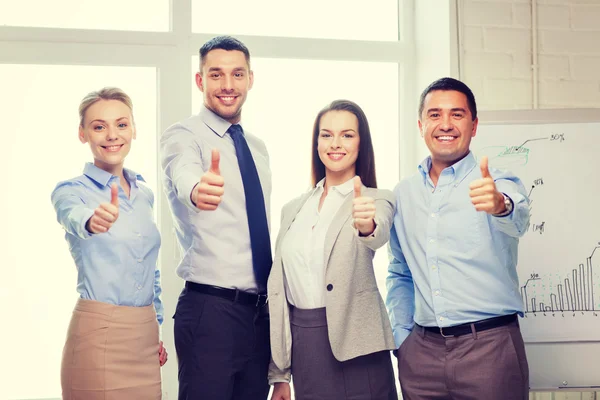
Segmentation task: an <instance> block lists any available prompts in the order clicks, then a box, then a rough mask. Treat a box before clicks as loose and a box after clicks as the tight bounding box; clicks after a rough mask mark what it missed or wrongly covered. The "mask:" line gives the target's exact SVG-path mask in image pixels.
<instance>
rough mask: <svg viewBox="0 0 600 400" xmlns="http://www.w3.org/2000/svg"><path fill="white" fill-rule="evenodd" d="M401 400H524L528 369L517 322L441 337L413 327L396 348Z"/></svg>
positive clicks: (527, 382)
mask: <svg viewBox="0 0 600 400" xmlns="http://www.w3.org/2000/svg"><path fill="white" fill-rule="evenodd" d="M398 372H399V377H400V385H401V387H402V396H403V398H404V400H425V399H427V400H527V399H528V398H529V397H528V396H529V395H528V393H529V367H528V365H527V357H526V355H525V345H524V344H523V337H522V336H521V331H520V330H519V324H518V321H515V322H512V323H510V324H508V325H505V326H501V327H498V328H493V329H489V330H486V331H481V332H476V331H473V333H471V334H466V335H462V336H458V337H448V338H444V337H443V336H442V335H440V334H439V333H432V332H428V331H425V330H424V329H423V328H422V327H420V326H418V325H416V326H415V328H414V329H413V331H412V333H411V334H410V335H409V336H408V338H407V339H406V340H405V341H404V342H403V343H402V345H401V346H400V349H399V350H398Z"/></svg>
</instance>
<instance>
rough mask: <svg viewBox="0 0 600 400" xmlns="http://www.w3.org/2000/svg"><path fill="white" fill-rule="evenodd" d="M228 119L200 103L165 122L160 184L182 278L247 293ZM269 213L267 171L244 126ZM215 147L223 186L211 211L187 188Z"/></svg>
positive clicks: (241, 205)
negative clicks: (178, 248)
mask: <svg viewBox="0 0 600 400" xmlns="http://www.w3.org/2000/svg"><path fill="white" fill-rule="evenodd" d="M230 126H231V123H229V122H227V121H225V120H224V119H222V118H221V117H219V116H218V115H216V114H215V113H214V112H212V111H211V110H209V109H207V108H206V107H204V106H202V109H201V110H200V113H199V114H198V115H193V116H191V117H189V118H187V119H185V120H183V121H181V122H178V123H176V124H174V125H172V126H170V127H169V128H168V129H167V130H166V131H165V133H164V134H163V135H162V136H161V138H160V157H161V163H162V168H163V172H164V174H163V183H164V188H165V192H166V195H167V198H168V200H169V205H170V207H171V211H172V213H173V219H174V221H175V229H176V233H177V239H178V240H179V244H180V246H181V251H182V254H183V257H182V260H181V262H180V263H179V266H178V267H177V275H179V276H180V277H181V278H183V279H184V280H186V281H191V282H196V283H202V284H205V285H215V286H221V287H225V288H231V289H239V290H242V291H247V292H254V293H256V292H257V291H258V288H257V284H256V280H255V278H254V272H253V271H254V270H253V268H252V249H251V247H250V230H249V227H248V215H247V214H246V195H245V193H244V184H243V182H242V175H241V172H240V167H239V164H238V159H237V155H236V152H235V147H234V145H233V140H232V139H231V136H230V134H229V133H228V132H227V130H228V129H229V127H230ZM244 137H245V138H246V141H247V142H248V147H249V148H250V151H251V152H252V158H253V159H254V163H255V164H256V169H257V171H258V176H259V178H260V184H261V187H262V190H263V196H264V199H265V209H266V212H267V219H269V214H270V199H271V170H270V168H269V155H268V153H267V148H266V147H265V144H264V143H263V141H262V140H260V139H259V138H258V137H256V136H254V135H252V134H250V133H249V132H247V131H246V130H244ZM213 149H217V150H219V154H220V157H221V158H220V163H219V169H220V173H221V176H222V177H223V180H224V181H225V185H224V186H223V189H224V191H225V193H224V194H223V196H222V197H221V203H219V206H218V207H217V209H216V210H214V211H203V210H200V209H198V208H197V207H196V206H195V205H194V204H193V203H192V200H191V197H190V196H191V194H192V189H193V188H194V186H196V184H197V183H198V182H199V181H200V178H201V177H202V175H204V173H205V172H206V171H208V170H209V169H210V166H211V153H212V150H213Z"/></svg>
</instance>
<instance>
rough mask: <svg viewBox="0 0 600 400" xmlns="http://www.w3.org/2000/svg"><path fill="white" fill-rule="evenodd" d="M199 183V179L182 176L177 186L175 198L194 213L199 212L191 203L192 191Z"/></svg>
mask: <svg viewBox="0 0 600 400" xmlns="http://www.w3.org/2000/svg"><path fill="white" fill-rule="evenodd" d="M199 182H200V179H199V177H196V176H191V175H188V176H182V177H181V178H180V179H179V182H178V183H179V184H178V185H177V198H178V199H179V201H181V202H182V203H183V204H185V205H186V206H188V208H190V209H192V210H194V211H195V212H200V209H198V207H196V205H195V204H194V203H192V190H193V189H194V187H195V186H196V185H197V184H198V183H199Z"/></svg>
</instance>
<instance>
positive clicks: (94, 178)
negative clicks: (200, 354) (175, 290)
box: [52, 88, 167, 400]
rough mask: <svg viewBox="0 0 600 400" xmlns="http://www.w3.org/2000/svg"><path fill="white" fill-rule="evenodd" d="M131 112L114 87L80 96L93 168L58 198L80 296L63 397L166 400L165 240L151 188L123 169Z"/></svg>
mask: <svg viewBox="0 0 600 400" xmlns="http://www.w3.org/2000/svg"><path fill="white" fill-rule="evenodd" d="M132 107H133V106H132V102H131V99H130V98H129V96H128V95H127V94H126V93H124V92H123V91H122V90H120V89H118V88H104V89H101V90H99V91H96V92H92V93H90V94H88V95H87V96H86V97H85V98H84V99H83V101H82V102H81V104H80V106H79V116H80V125H79V140H80V141H81V142H82V143H84V144H85V143H87V144H89V146H90V149H91V152H92V157H93V163H87V164H86V165H85V167H84V170H83V175H81V176H78V177H76V178H73V179H69V180H66V181H63V182H60V183H59V184H58V185H57V186H56V188H55V189H54V191H53V192H52V203H53V205H54V208H55V210H56V214H57V219H58V222H59V223H60V224H61V225H62V227H63V228H64V229H65V231H66V234H65V239H66V240H67V242H68V244H69V249H70V251H71V255H72V256H73V259H74V261H75V264H76V266H77V291H78V292H79V294H80V298H79V300H78V301H77V304H76V305H75V310H74V311H73V316H72V318H71V323H70V325H69V329H68V333H67V340H66V343H65V347H64V350H63V359H62V367H61V384H62V393H63V399H65V400H78V399H82V400H83V399H85V400H95V399H103V400H104V399H112V400H121V399H123V400H125V399H127V400H129V399H160V398H161V378H160V367H161V366H162V365H163V364H164V363H165V362H166V360H167V352H166V351H165V349H164V348H163V346H162V342H160V341H159V334H158V327H159V324H160V323H161V322H162V319H163V307H162V303H161V301H160V298H159V295H160V293H161V288H160V273H159V271H158V270H157V269H156V260H157V256H158V250H159V247H160V234H159V232H158V229H157V227H156V224H155V223H154V221H153V212H152V209H153V205H154V195H153V193H152V191H151V190H150V189H149V188H148V187H146V186H145V184H144V183H143V182H144V180H143V178H142V177H141V176H140V175H138V174H136V173H135V172H133V171H131V170H129V169H126V168H124V167H123V163H124V161H125V158H126V156H127V154H129V150H130V149H131V143H132V141H133V139H135V136H136V131H135V124H134V121H133V114H132Z"/></svg>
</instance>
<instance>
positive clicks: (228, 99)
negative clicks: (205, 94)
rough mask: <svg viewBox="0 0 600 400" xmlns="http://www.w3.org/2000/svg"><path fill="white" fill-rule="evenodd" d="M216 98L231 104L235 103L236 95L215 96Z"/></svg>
mask: <svg viewBox="0 0 600 400" xmlns="http://www.w3.org/2000/svg"><path fill="white" fill-rule="evenodd" d="M217 98H218V99H219V100H221V102H222V103H225V104H233V103H235V100H236V99H237V96H217Z"/></svg>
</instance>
